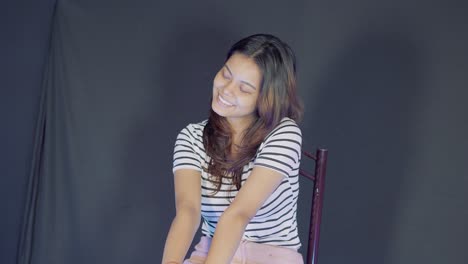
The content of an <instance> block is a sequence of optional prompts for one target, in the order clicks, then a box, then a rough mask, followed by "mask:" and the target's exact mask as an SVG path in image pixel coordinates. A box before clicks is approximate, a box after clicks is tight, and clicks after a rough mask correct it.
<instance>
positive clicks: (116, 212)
mask: <svg viewBox="0 0 468 264" xmlns="http://www.w3.org/2000/svg"><path fill="white" fill-rule="evenodd" d="M0 12H1V16H0V17H1V18H0V19H1V29H2V32H1V38H2V41H1V44H0V45H1V46H0V52H1V54H0V55H1V58H2V59H1V60H0V67H1V78H2V79H1V80H0V85H1V88H2V89H1V90H0V92H1V93H0V95H1V104H0V109H1V110H2V111H1V118H2V119H1V120H2V129H1V132H0V133H1V134H0V144H1V145H0V155H1V156H0V160H1V163H0V166H1V167H0V173H1V176H2V177H1V178H0V181H1V182H0V200H1V202H0V213H1V217H0V232H1V233H0V243H1V244H0V246H1V247H0V263H34V264H37V263H41V264H42V263H47V264H55V263H57V264H58V263H67V264H74V263H77V264H78V263H116V264H120V263H150V262H151V263H159V261H160V259H161V256H162V250H163V246H164V240H165V236H166V234H167V231H168V228H169V225H170V222H171V220H172V217H173V216H174V213H175V211H174V197H173V183H172V172H171V169H172V151H173V145H174V140H175V137H176V135H177V133H178V132H179V131H180V129H181V128H182V127H184V126H185V125H187V124H188V123H189V122H198V121H201V120H203V119H206V118H207V114H208V110H209V99H210V93H211V85H212V79H213V77H214V75H215V73H216V71H217V70H218V69H219V67H221V65H222V63H223V62H224V58H225V54H226V52H227V50H228V49H229V47H230V45H231V44H233V43H234V42H235V41H237V40H238V39H240V38H242V37H245V36H247V35H250V34H253V33H258V32H267V33H272V34H274V35H277V36H279V37H280V38H281V39H283V40H285V41H286V42H288V43H289V44H290V45H291V47H292V48H293V49H294V50H295V52H296V55H297V58H298V87H299V93H300V95H301V98H302V99H303V101H304V103H305V106H306V109H305V110H306V111H305V118H304V120H303V122H302V123H301V127H302V132H303V140H304V147H305V148H306V149H310V150H312V149H313V148H315V147H326V148H328V149H329V151H330V156H329V167H328V174H327V180H326V192H325V204H324V215H323V218H322V229H321V230H322V233H321V241H320V243H321V245H320V253H319V254H320V255H319V260H320V263H321V264H327V263H330V264H335V263H392V264H393V263H395V264H396V263H398V264H400V263H427V264H430V263H434V264H435V263H460V264H461V263H466V262H467V261H468V252H467V251H466V245H467V244H468V231H467V228H466V223H467V222H468V207H467V205H465V204H466V201H467V200H468V194H467V193H466V191H465V189H466V186H467V185H468V178H467V175H468V166H467V164H466V161H467V158H466V157H467V153H466V148H467V147H468V141H467V139H466V135H467V134H468V122H467V118H466V113H467V110H468V107H467V106H466V101H467V98H468V92H467V87H468V78H467V77H466V75H467V72H468V62H467V61H468V60H467V59H468V50H467V49H466V47H467V46H468V36H467V35H468V34H467V26H468V18H467V16H466V14H467V13H468V9H467V4H466V2H464V1H370V0H368V1H366V0H359V1H344V0H334V1H236V2H222V3H221V2H219V1H205V2H200V1H199V2H193V1H191V2H188V1H187V2H161V1H149V0H136V1H105V0H94V1H90V0H88V1H85V0H75V1H71V0H58V1H53V0H50V1H41V2H40V3H38V1H26V0H24V1H9V2H6V3H5V4H3V3H2V8H1V11H0ZM310 188H311V185H310V184H309V183H308V182H306V181H303V182H301V194H302V195H301V197H302V198H301V200H300V204H299V213H298V214H299V228H301V229H300V232H301V240H302V241H303V248H302V250H301V252H303V253H305V250H304V249H305V248H306V226H307V221H308V210H309V206H310V200H308V195H304V194H306V193H307V192H308V191H310ZM301 230H302V231H301ZM196 239H197V238H195V240H196Z"/></svg>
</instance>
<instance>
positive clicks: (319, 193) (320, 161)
mask: <svg viewBox="0 0 468 264" xmlns="http://www.w3.org/2000/svg"><path fill="white" fill-rule="evenodd" d="M302 155H303V159H302V163H303V164H304V161H305V159H304V157H305V158H307V159H309V160H310V159H312V160H313V161H314V162H315V170H314V173H310V172H307V171H306V170H304V169H302V168H301V169H300V170H299V174H300V175H302V176H305V177H306V178H308V179H310V180H312V181H313V182H314V184H313V186H314V189H313V191H312V205H311V210H310V222H309V241H308V247H307V258H306V263H307V264H317V263H318V262H317V261H318V248H319V240H320V221H321V218H322V206H323V192H324V190H325V174H326V172H327V170H326V169H327V157H328V150H326V149H317V150H316V152H315V155H313V154H311V153H309V152H307V151H302Z"/></svg>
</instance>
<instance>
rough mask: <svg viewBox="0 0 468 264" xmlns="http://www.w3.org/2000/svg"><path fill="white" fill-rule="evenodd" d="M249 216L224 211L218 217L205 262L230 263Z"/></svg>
mask: <svg viewBox="0 0 468 264" xmlns="http://www.w3.org/2000/svg"><path fill="white" fill-rule="evenodd" d="M249 220H250V219H249V218H247V217H244V216H242V215H239V214H235V213H229V211H226V212H225V213H224V214H223V215H222V216H221V218H220V220H219V222H218V224H217V226H216V231H215V234H214V237H213V240H212V243H211V246H210V250H209V252H208V256H207V259H206V262H205V264H223V263H231V259H232V257H233V256H234V254H235V253H236V250H237V247H238V246H239V242H240V241H241V239H242V235H243V234H244V231H245V227H246V226H247V224H248V223H249Z"/></svg>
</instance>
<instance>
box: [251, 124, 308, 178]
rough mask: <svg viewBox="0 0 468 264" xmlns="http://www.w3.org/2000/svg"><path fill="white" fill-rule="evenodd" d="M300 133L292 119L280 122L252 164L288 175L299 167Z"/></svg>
mask: <svg viewBox="0 0 468 264" xmlns="http://www.w3.org/2000/svg"><path fill="white" fill-rule="evenodd" d="M301 145H302V133H301V129H300V128H299V127H298V126H297V124H296V123H295V122H293V121H288V122H285V123H284V124H280V127H278V128H276V130H273V132H272V133H271V134H270V136H268V137H267V139H266V140H265V142H264V144H263V147H262V148H261V149H260V151H259V153H258V154H257V158H256V159H255V162H254V166H262V167H267V168H270V169H273V170H275V171H277V172H279V173H281V174H283V175H284V176H289V175H291V173H292V172H293V171H296V170H298V169H299V164H300V159H301Z"/></svg>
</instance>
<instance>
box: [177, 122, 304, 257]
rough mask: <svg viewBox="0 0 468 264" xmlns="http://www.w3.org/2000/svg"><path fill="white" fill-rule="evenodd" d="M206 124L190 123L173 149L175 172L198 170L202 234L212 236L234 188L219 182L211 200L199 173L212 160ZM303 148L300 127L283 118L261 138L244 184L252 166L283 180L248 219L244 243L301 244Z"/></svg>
mask: <svg viewBox="0 0 468 264" xmlns="http://www.w3.org/2000/svg"><path fill="white" fill-rule="evenodd" d="M206 123H207V120H205V121H202V122H200V123H197V124H189V125H188V126H186V127H185V128H184V129H182V131H181V132H180V133H179V135H178V136H177V140H176V142H175V148H174V167H173V171H176V170H177V169H181V168H185V169H187V168H188V169H194V170H197V171H200V172H201V194H202V198H201V215H202V218H203V225H202V233H203V235H205V236H209V237H213V235H214V232H215V229H216V224H217V223H218V220H219V218H220V216H221V214H222V213H223V212H224V210H226V209H227V207H228V206H229V205H230V203H231V201H232V200H234V198H235V196H236V194H237V190H236V188H235V186H233V185H231V184H223V185H222V186H221V189H220V191H219V192H217V193H216V194H215V195H214V196H213V192H214V190H216V189H215V186H214V185H213V184H212V182H211V181H209V180H208V178H209V175H208V174H207V173H206V172H205V171H204V170H203V169H202V168H206V167H207V164H208V162H209V160H210V157H208V155H207V154H206V153H205V149H204V147H203V129H204V127H205V125H206ZM301 144H302V135H301V130H300V128H299V127H298V126H297V124H296V123H295V122H294V120H292V119H290V118H283V119H282V120H281V122H280V123H279V124H278V126H277V127H276V128H274V129H273V130H272V131H271V132H270V133H269V134H268V135H267V136H266V137H265V139H264V140H263V142H262V143H261V144H260V146H259V148H258V150H257V153H256V155H255V157H254V158H253V159H252V161H250V162H249V164H247V165H245V167H244V171H243V174H242V184H243V183H244V182H245V181H246V180H247V178H248V177H249V175H250V173H251V172H252V169H253V167H254V166H262V167H267V168H270V169H272V170H275V171H278V172H280V173H282V174H283V175H284V176H285V177H284V179H283V181H282V182H281V184H280V185H279V186H278V188H277V189H276V190H275V191H274V192H273V193H272V194H271V195H270V197H269V198H268V199H267V200H266V201H265V203H264V204H263V205H262V207H261V208H260V209H259V210H258V211H257V214H256V215H255V216H254V217H253V218H252V219H251V220H250V222H249V224H248V225H247V227H246V229H245V232H244V235H243V238H242V239H245V240H248V241H253V242H256V243H265V244H270V245H275V246H282V247H286V248H292V249H298V248H299V247H300V246H301V242H300V240H299V237H298V231H297V221H296V211H297V197H298V194H299V164H300V159H301ZM226 183H227V182H226Z"/></svg>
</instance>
